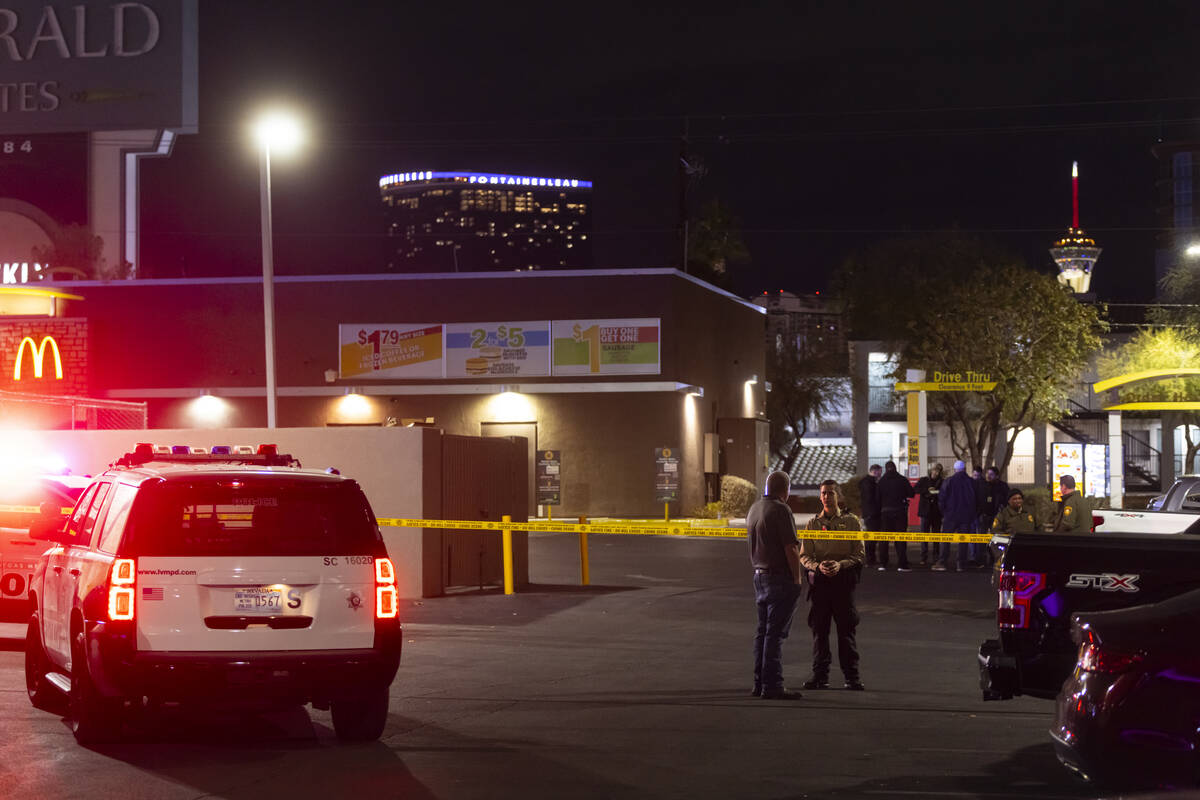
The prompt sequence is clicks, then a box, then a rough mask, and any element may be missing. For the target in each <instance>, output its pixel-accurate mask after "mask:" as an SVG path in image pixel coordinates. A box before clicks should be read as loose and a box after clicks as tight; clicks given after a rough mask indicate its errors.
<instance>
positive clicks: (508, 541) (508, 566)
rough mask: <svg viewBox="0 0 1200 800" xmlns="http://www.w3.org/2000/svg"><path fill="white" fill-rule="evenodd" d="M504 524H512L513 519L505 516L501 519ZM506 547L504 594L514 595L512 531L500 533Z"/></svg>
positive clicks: (506, 530)
mask: <svg viewBox="0 0 1200 800" xmlns="http://www.w3.org/2000/svg"><path fill="white" fill-rule="evenodd" d="M500 519H501V520H503V521H504V522H512V517H511V516H510V515H508V514H505V515H504V516H503V517H501V518H500ZM500 536H501V538H502V541H503V547H504V593H505V594H512V593H513V553H512V531H510V530H508V529H505V530H502V531H501V532H500Z"/></svg>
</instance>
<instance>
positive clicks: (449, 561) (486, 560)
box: [442, 435, 529, 588]
mask: <svg viewBox="0 0 1200 800" xmlns="http://www.w3.org/2000/svg"><path fill="white" fill-rule="evenodd" d="M527 458H528V455H527V453H526V442H525V439H524V438H522V437H512V436H508V437H496V438H490V437H489V438H484V437H478V436H453V435H445V436H443V437H442V513H443V515H444V518H445V519H478V520H496V521H498V520H500V519H501V518H502V517H503V516H504V515H505V514H508V515H509V516H511V517H512V519H513V520H514V521H517V522H525V521H527V520H528V514H527V513H526V508H527V503H528V500H527V497H528V492H529V489H528V485H529V474H528V466H527V463H526V461H527ZM513 544H514V560H515V561H516V562H517V569H516V574H517V575H519V576H527V575H528V567H527V564H528V535H527V534H523V533H517V534H513ZM502 558H503V554H502V552H501V546H500V536H499V535H497V534H495V533H489V532H481V531H455V530H446V531H443V532H442V565H443V576H442V585H443V587H444V588H451V587H476V588H483V587H485V586H500V585H503V582H504V565H503V562H502ZM523 582H525V583H528V580H527V579H526V580H524V581H523Z"/></svg>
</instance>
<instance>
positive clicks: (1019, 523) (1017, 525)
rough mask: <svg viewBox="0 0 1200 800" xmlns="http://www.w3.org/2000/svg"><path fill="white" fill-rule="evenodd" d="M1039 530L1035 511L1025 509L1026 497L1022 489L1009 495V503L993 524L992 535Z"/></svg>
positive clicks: (999, 512) (997, 513)
mask: <svg viewBox="0 0 1200 800" xmlns="http://www.w3.org/2000/svg"><path fill="white" fill-rule="evenodd" d="M1037 529H1038V526H1037V521H1036V520H1035V519H1034V516H1033V509H1032V508H1030V509H1026V508H1025V495H1024V494H1023V493H1022V492H1021V490H1020V489H1013V490H1012V491H1011V492H1009V493H1008V503H1007V504H1005V505H1004V506H1003V507H1002V508H1001V509H1000V510H999V511H998V512H996V519H995V520H994V521H993V522H992V533H1033V532H1035V531H1036V530H1037Z"/></svg>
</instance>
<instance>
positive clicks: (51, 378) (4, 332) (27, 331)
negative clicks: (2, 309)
mask: <svg viewBox="0 0 1200 800" xmlns="http://www.w3.org/2000/svg"><path fill="white" fill-rule="evenodd" d="M27 336H28V337H29V338H30V339H32V340H33V343H34V345H35V346H39V347H40V346H41V344H42V342H43V340H44V339H45V337H47V336H50V337H53V339H54V342H55V343H56V344H57V345H58V352H59V356H60V357H61V358H62V373H63V376H62V379H61V380H59V379H58V378H57V377H55V363H54V348H53V346H52V345H50V344H49V343H47V344H46V346H45V350H44V351H43V353H42V376H41V377H40V378H38V377H36V375H35V369H34V363H35V361H36V359H35V355H36V349H35V350H34V352H32V353H31V352H30V347H29V346H28V345H26V346H25V350H24V352H23V353H22V358H23V359H24V360H23V362H22V364H21V379H20V380H16V379H15V378H14V373H15V368H16V361H17V353H18V351H19V350H20V349H21V342H22V340H23V339H24V338H25V337H27ZM0 389H4V390H7V391H13V392H29V393H31V394H55V395H87V393H88V322H87V320H86V319H82V318H66V319H37V318H29V319H14V320H2V321H0Z"/></svg>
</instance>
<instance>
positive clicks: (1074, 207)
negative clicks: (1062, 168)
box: [1071, 161, 1079, 230]
mask: <svg viewBox="0 0 1200 800" xmlns="http://www.w3.org/2000/svg"><path fill="white" fill-rule="evenodd" d="M1071 227H1072V228H1074V229H1075V230H1079V162H1078V161H1072V162H1071Z"/></svg>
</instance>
